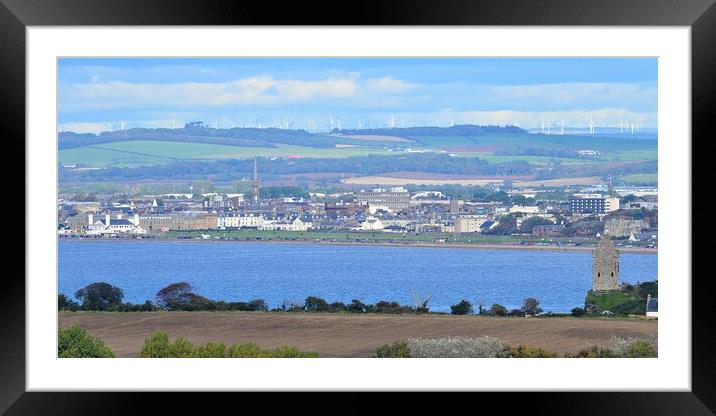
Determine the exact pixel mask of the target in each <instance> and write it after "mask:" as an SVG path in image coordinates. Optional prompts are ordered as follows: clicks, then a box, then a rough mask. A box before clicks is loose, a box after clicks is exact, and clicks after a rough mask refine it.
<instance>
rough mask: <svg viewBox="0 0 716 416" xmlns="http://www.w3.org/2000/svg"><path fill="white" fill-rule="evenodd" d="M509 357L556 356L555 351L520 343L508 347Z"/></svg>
mask: <svg viewBox="0 0 716 416" xmlns="http://www.w3.org/2000/svg"><path fill="white" fill-rule="evenodd" d="M510 357H511V358H557V353H556V352H549V351H545V350H543V349H542V348H534V347H527V346H524V345H520V346H518V347H517V348H515V347H512V348H511V349H510Z"/></svg>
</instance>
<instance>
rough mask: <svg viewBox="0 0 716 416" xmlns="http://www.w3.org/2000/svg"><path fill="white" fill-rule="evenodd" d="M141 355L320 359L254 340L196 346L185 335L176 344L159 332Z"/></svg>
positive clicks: (294, 348) (149, 340)
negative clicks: (266, 346)
mask: <svg viewBox="0 0 716 416" xmlns="http://www.w3.org/2000/svg"><path fill="white" fill-rule="evenodd" d="M139 356H140V357H142V358H317V357H318V353H316V352H306V351H300V350H298V349H297V348H296V347H289V346H283V347H280V348H276V349H266V350H265V349H261V348H260V347H259V346H258V345H256V344H254V343H244V344H232V345H230V346H227V345H226V344H224V343H223V342H218V343H215V342H209V343H207V344H205V345H199V346H195V345H194V344H192V343H191V342H189V341H188V340H186V339H185V338H177V339H176V340H175V341H174V342H173V343H172V342H170V340H169V336H168V335H167V334H166V333H164V332H157V333H155V334H154V335H152V336H151V337H149V338H147V339H146V340H145V341H144V347H143V348H142V351H140V353H139Z"/></svg>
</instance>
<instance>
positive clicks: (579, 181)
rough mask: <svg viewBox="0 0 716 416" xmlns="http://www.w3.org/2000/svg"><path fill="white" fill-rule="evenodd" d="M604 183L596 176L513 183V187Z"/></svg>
mask: <svg viewBox="0 0 716 416" xmlns="http://www.w3.org/2000/svg"><path fill="white" fill-rule="evenodd" d="M603 183H604V182H603V181H602V180H601V179H599V177H598V176H585V177H581V178H562V179H546V180H543V181H515V182H513V186H517V187H534V186H547V187H549V186H568V185H586V186H589V185H602V184H603Z"/></svg>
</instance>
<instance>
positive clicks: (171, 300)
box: [156, 282, 197, 309]
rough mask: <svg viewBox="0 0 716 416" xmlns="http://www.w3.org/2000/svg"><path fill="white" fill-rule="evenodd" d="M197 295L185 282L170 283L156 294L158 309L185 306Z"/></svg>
mask: <svg viewBox="0 0 716 416" xmlns="http://www.w3.org/2000/svg"><path fill="white" fill-rule="evenodd" d="M196 296H197V295H196V294H195V293H194V288H193V287H192V286H191V285H190V284H189V283H187V282H178V283H172V284H170V285H169V286H166V287H164V288H162V289H161V290H159V292H157V294H156V298H157V305H159V307H160V308H168V309H175V308H179V309H182V307H185V306H187V305H188V304H189V303H191V301H192V300H194V298H195V297H196Z"/></svg>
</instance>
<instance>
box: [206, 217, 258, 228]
mask: <svg viewBox="0 0 716 416" xmlns="http://www.w3.org/2000/svg"><path fill="white" fill-rule="evenodd" d="M216 220H217V225H218V227H219V228H244V227H246V228H259V227H261V226H263V225H264V217H262V216H260V215H237V216H235V217H217V218H216Z"/></svg>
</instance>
